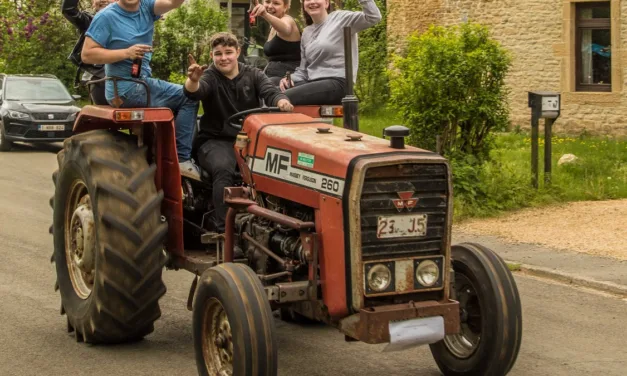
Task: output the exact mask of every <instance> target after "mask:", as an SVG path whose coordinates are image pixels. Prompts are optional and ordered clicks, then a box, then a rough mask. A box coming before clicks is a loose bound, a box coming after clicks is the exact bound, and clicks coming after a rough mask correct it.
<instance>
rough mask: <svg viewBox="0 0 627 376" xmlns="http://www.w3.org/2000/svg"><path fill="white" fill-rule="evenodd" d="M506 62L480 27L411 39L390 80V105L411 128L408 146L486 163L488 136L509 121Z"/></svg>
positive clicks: (436, 31) (505, 54)
mask: <svg viewBox="0 0 627 376" xmlns="http://www.w3.org/2000/svg"><path fill="white" fill-rule="evenodd" d="M510 64H511V57H510V56H509V54H508V52H507V51H506V50H505V49H503V48H502V47H501V46H500V45H499V44H498V43H497V42H496V41H494V40H492V39H491V38H490V36H489V31H488V29H487V28H486V27H485V26H481V25H478V24H474V23H464V24H462V25H461V26H452V27H439V26H438V27H436V26H432V27H431V28H430V29H429V30H428V31H427V32H425V33H424V34H422V35H418V34H413V35H411V36H410V37H409V38H408V45H407V48H406V51H405V52H404V54H403V56H397V57H396V58H395V62H394V69H393V70H391V71H390V76H391V104H392V105H393V107H395V108H396V109H398V110H399V111H400V114H401V115H402V117H403V120H404V121H405V122H406V123H407V124H408V125H409V126H410V128H411V137H410V142H411V143H412V144H414V145H416V146H420V147H423V148H426V149H430V150H434V149H435V146H436V145H435V144H436V135H439V136H440V137H441V145H442V151H443V153H444V154H445V155H447V156H448V157H450V158H455V157H456V156H459V155H462V156H464V157H466V156H471V157H473V158H474V159H475V160H477V161H482V160H485V159H487V157H488V155H489V150H490V146H491V136H492V132H493V131H495V130H502V129H505V127H506V126H507V123H508V121H509V109H508V105H507V94H508V89H507V87H506V85H505V76H506V74H507V72H508V71H509V67H510Z"/></svg>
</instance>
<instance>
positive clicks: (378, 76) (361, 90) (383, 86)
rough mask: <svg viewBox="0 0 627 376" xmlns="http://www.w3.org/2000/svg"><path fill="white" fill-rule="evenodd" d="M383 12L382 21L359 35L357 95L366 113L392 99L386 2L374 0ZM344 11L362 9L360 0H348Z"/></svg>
mask: <svg viewBox="0 0 627 376" xmlns="http://www.w3.org/2000/svg"><path fill="white" fill-rule="evenodd" d="M375 3H376V4H377V7H378V8H379V10H380V11H381V16H382V18H381V21H380V22H379V23H378V24H376V25H374V26H372V27H370V28H368V29H366V30H364V31H362V32H360V33H359V69H358V72H357V82H356V84H355V95H356V96H357V98H359V108H360V110H361V111H362V112H364V113H371V112H373V111H374V110H376V109H378V108H380V107H382V106H385V104H386V103H387V101H388V98H389V82H388V77H387V75H386V74H385V71H386V64H387V62H388V55H387V52H386V51H387V7H386V3H387V1H386V0H375ZM343 9H347V10H361V6H360V5H359V2H358V1H357V0H346V1H344V4H343Z"/></svg>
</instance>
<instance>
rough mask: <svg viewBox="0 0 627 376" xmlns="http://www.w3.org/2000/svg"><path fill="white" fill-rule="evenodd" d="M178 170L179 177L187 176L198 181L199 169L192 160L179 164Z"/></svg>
mask: <svg viewBox="0 0 627 376" xmlns="http://www.w3.org/2000/svg"><path fill="white" fill-rule="evenodd" d="M179 169H180V170H181V175H183V176H187V177H188V178H191V179H196V180H200V169H199V168H198V166H196V164H195V163H194V160H193V159H190V160H188V161H185V162H180V163H179Z"/></svg>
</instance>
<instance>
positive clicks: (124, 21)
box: [86, 0, 161, 100]
mask: <svg viewBox="0 0 627 376" xmlns="http://www.w3.org/2000/svg"><path fill="white" fill-rule="evenodd" d="M140 1H141V3H140V6H139V10H137V11H135V12H129V11H126V10H124V9H122V8H121V7H120V5H119V4H118V3H117V2H116V3H113V4H111V5H109V6H108V7H106V8H105V9H103V10H101V11H100V12H98V13H97V14H96V16H95V17H94V19H93V20H92V22H91V25H89V29H87V33H86V35H87V36H88V37H90V38H91V39H93V40H94V42H96V43H98V44H99V45H101V46H102V47H104V48H106V49H108V50H119V49H125V48H129V47H131V46H133V45H136V44H146V45H149V46H152V40H153V34H154V23H155V21H157V20H158V19H159V18H161V16H158V15H156V14H155V12H154V7H155V1H156V0H140ZM151 59H152V53H151V52H149V53H147V54H144V59H143V61H142V69H141V76H142V77H150V76H151V74H152V70H151V68H150V60H151ZM132 65H133V61H132V60H131V59H125V60H122V61H118V62H117V63H113V64H105V74H106V75H107V76H108V77H111V76H117V77H123V78H132V77H131V68H132ZM117 86H118V95H120V96H123V95H124V94H126V93H127V92H128V91H129V90H130V89H131V88H133V87H134V86H135V83H133V82H128V81H118V84H117ZM105 95H106V97H107V99H108V100H111V99H113V81H111V80H108V81H107V83H106V92H105Z"/></svg>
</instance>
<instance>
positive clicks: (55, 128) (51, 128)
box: [39, 124, 65, 131]
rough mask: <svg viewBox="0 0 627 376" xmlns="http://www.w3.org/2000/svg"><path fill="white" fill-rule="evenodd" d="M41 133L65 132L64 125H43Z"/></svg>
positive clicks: (40, 127) (40, 128)
mask: <svg viewBox="0 0 627 376" xmlns="http://www.w3.org/2000/svg"><path fill="white" fill-rule="evenodd" d="M39 130H40V131H64V130H65V125H64V124H41V125H40V126H39Z"/></svg>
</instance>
